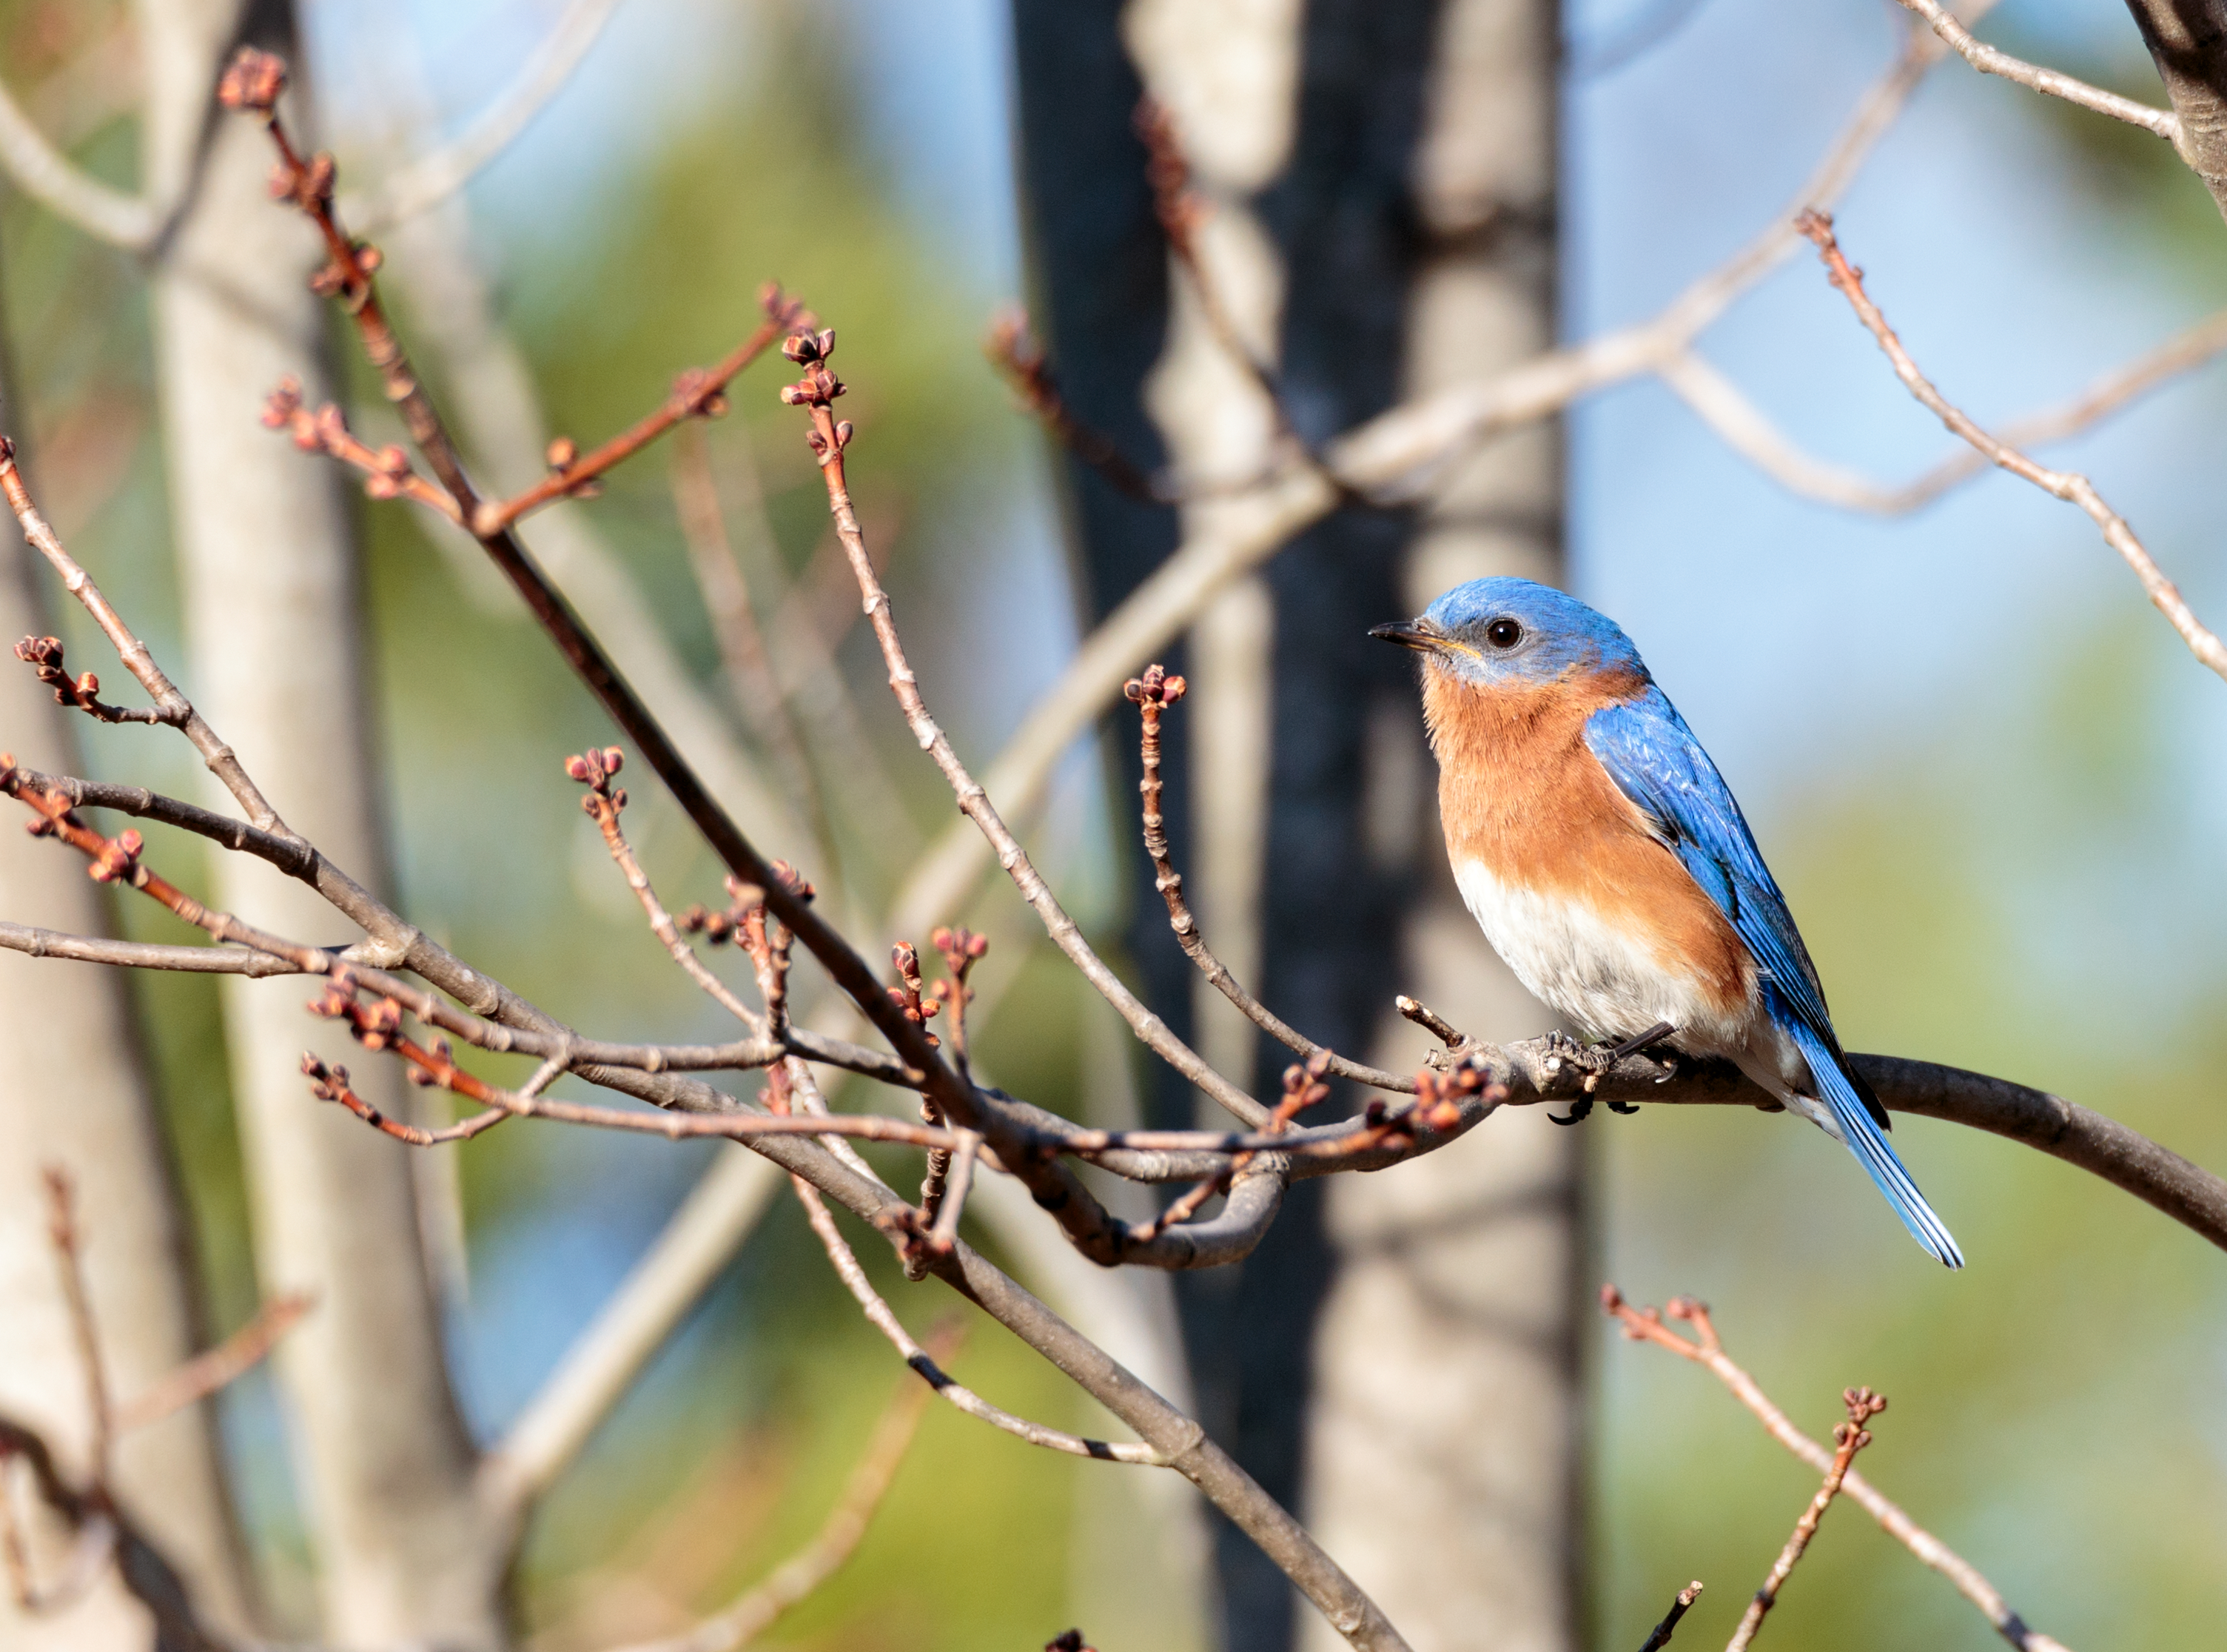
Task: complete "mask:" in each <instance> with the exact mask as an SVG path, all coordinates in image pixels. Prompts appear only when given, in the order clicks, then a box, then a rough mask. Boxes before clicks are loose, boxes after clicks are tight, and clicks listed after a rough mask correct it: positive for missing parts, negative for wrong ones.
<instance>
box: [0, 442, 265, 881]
mask: <svg viewBox="0 0 2227 1652" xmlns="http://www.w3.org/2000/svg"><path fill="white" fill-rule="evenodd" d="M0 493H4V494H6V495H7V499H8V507H9V508H10V510H12V511H14V512H15V513H16V521H17V522H18V523H20V524H22V529H23V537H24V538H25V539H28V540H29V541H30V543H31V545H32V546H33V547H34V548H35V550H37V552H39V554H40V555H41V556H42V557H44V558H46V559H47V562H48V564H49V565H50V566H51V567H52V568H53V569H54V571H55V573H57V574H59V575H60V576H61V582H62V588H63V589H64V590H67V591H68V592H69V594H70V595H71V596H74V597H76V598H77V599H78V601H79V602H80V603H83V604H84V605H85V609H86V612H87V613H89V614H91V615H92V616H93V622H94V623H95V624H97V625H99V627H100V629H101V632H102V634H103V635H105V636H106V637H107V638H108V640H109V641H110V642H111V643H112V644H113V645H114V647H115V649H116V654H117V658H118V659H119V660H123V662H124V668H125V669H126V670H128V671H129V672H131V674H132V675H133V676H134V677H136V678H137V679H138V680H139V686H141V687H142V688H144V689H145V690H146V691H147V698H150V699H151V700H153V701H154V702H155V704H156V706H157V707H158V708H160V710H161V711H163V715H164V717H165V718H166V719H168V720H169V721H170V722H173V723H175V724H176V726H177V727H178V728H179V729H180V730H182V731H183V732H184V734H185V737H186V738H188V740H190V741H192V742H193V743H194V749H195V750H196V751H198V752H200V753H201V761H202V762H205V763H207V765H208V770H209V773H211V774H212V775H215V776H216V777H217V779H219V780H220V781H223V782H224V788H225V790H227V791H228V792H230V793H231V794H233V797H235V798H237V799H238V800H239V807H242V808H243V809H246V811H247V818H248V819H249V820H252V821H253V822H254V823H255V824H256V825H257V826H260V827H261V828H262V829H263V830H264V831H265V832H275V833H277V834H278V836H280V837H283V838H288V839H297V840H298V835H297V833H295V832H292V831H291V830H290V828H289V827H288V826H287V825H286V823H285V822H284V820H280V819H279V818H278V810H276V809H274V808H272V807H271V805H270V803H269V802H268V801H267V800H265V798H264V795H263V794H262V793H261V792H259V791H258V790H257V789H256V787H255V782H254V781H251V780H250V779H248V777H247V773H246V770H245V769H242V768H241V767H240V766H239V758H238V757H237V756H234V755H233V749H232V748H231V747H230V746H228V745H227V744H225V743H224V742H223V741H221V740H220V739H218V738H217V737H216V730H214V729H212V728H210V727H209V725H208V724H207V722H206V721H205V720H204V719H203V718H202V717H201V713H200V712H198V711H195V710H194V708H193V704H192V702H191V701H189V700H188V699H187V698H186V697H185V696H184V695H183V694H181V693H180V692H178V690H177V687H176V686H175V684H173V683H172V682H171V681H170V679H169V678H168V677H166V676H164V675H163V668H162V667H160V666H157V665H156V663H155V656H154V655H153V654H150V653H148V651H147V645H146V644H144V642H142V641H139V639H138V638H137V637H136V636H134V635H132V634H131V628H130V627H129V626H127V625H125V624H124V620H123V617H122V616H120V615H118V613H117V611H116V609H114V608H113V607H112V606H111V605H110V603H109V601H108V598H106V597H105V596H102V595H101V594H100V587H99V586H98V585H96V584H93V578H92V576H90V575H89V574H87V573H86V571H85V570H84V569H82V568H80V567H79V566H78V564H77V562H76V560H75V558H73V557H72V556H71V555H70V553H69V552H67V550H65V549H63V547H62V542H61V539H60V538H58V537H57V536H56V535H55V533H54V529H53V528H52V527H50V526H48V523H47V519H46V518H45V517H43V516H41V514H40V513H39V508H38V507H37V506H36V505H35V504H33V503H32V502H31V494H30V490H29V488H27V487H25V486H24V484H23V473H22V470H21V469H18V468H17V467H16V444H15V443H13V442H11V441H10V440H9V439H8V438H7V437H4V436H0Z"/></svg>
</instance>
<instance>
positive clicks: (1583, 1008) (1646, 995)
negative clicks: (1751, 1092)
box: [1454, 860, 1777, 1059]
mask: <svg viewBox="0 0 2227 1652" xmlns="http://www.w3.org/2000/svg"><path fill="white" fill-rule="evenodd" d="M1454 882H1455V883H1456V884H1457V885H1458V887H1459V888H1460V890H1461V893H1462V899H1463V901H1464V903H1467V905H1468V907H1469V909H1470V912H1471V915H1473V916H1475V918H1476V919H1477V923H1478V926H1479V927H1480V928H1483V929H1484V938H1485V939H1486V940H1487V941H1490V942H1491V943H1492V949H1493V950H1494V951H1495V952H1496V953H1498V954H1500V955H1501V957H1502V958H1503V959H1504V960H1507V964H1508V966H1509V968H1510V969H1512V970H1514V971H1515V972H1516V979H1518V980H1520V981H1522V983H1523V985H1524V986H1525V987H1526V988H1528V990H1529V991H1530V992H1531V994H1532V996H1534V997H1535V998H1538V999H1540V1000H1541V1002H1542V1003H1544V1004H1546V1005H1547V1006H1548V1007H1549V1008H1550V1009H1552V1010H1554V1011H1555V1012H1556V1013H1557V1014H1559V1015H1561V1016H1564V1017H1567V1018H1568V1019H1569V1020H1570V1021H1571V1022H1572V1023H1573V1024H1575V1025H1576V1026H1577V1028H1578V1030H1579V1031H1580V1032H1583V1033H1585V1034H1586V1035H1587V1036H1591V1037H1594V1038H1611V1039H1615V1038H1630V1037H1633V1036H1637V1034H1639V1033H1643V1032H1644V1031H1646V1030H1648V1029H1649V1028H1650V1027H1652V1026H1654V1025H1655V1024H1656V1023H1657V1022H1668V1023H1669V1024H1670V1025H1671V1026H1673V1027H1675V1028H1676V1029H1677V1030H1678V1036H1677V1037H1676V1038H1675V1040H1674V1041H1673V1042H1674V1043H1675V1044H1676V1045H1677V1047H1678V1048H1680V1049H1683V1050H1685V1051H1687V1052H1688V1054H1690V1055H1694V1056H1734V1057H1735V1058H1736V1059H1737V1058H1738V1057H1739V1056H1745V1055H1747V1054H1748V1053H1749V1050H1750V1038H1751V1035H1752V1031H1753V1030H1754V1027H1755V1024H1756V1023H1757V1022H1758V1021H1760V1020H1761V1019H1762V1017H1759V1016H1758V1015H1757V1014H1756V1013H1755V1006H1754V1005H1753V1004H1752V1002H1743V1003H1741V1004H1739V1005H1734V1006H1727V1005H1724V1004H1723V1003H1722V1002H1721V1001H1720V998H1719V997H1718V995H1717V994H1716V993H1715V992H1712V991H1710V990H1709V988H1708V987H1707V985H1706V984H1705V983H1703V982H1702V981H1701V980H1700V979H1698V978H1697V977H1696V976H1695V974H1694V972H1692V971H1690V970H1680V969H1676V968H1674V967H1671V966H1669V965H1668V964H1666V962H1665V960H1663V959H1662V956H1661V954H1658V953H1657V952H1656V948H1655V947H1653V946H1652V945H1650V943H1649V942H1648V941H1646V940H1644V939H1643V938H1639V937H1635V936H1634V935H1632V934H1630V932H1629V931H1628V930H1626V929H1624V928H1620V927H1618V925H1615V924H1612V923H1611V922H1608V921H1607V920H1605V918H1603V917H1602V916H1601V915H1600V914H1599V913H1598V911H1597V910H1595V909H1593V908H1592V906H1590V905H1587V904H1586V903H1583V902H1579V901H1573V900H1570V899H1568V898H1567V897H1564V896H1547V895H1541V894H1540V893H1538V892H1536V891H1535V890H1529V889H1525V888H1521V887H1518V886H1516V885H1513V884H1508V883H1502V882H1501V881H1500V880H1499V879H1498V878H1496V877H1494V876H1493V875H1492V873H1491V872H1490V871H1488V870H1487V869H1486V867H1485V866H1484V863H1482V862H1481V861H1474V860H1472V861H1467V862H1464V863H1463V864H1461V865H1459V866H1458V867H1456V868H1455V870H1454ZM1772 1042H1774V1043H1775V1042H1777V1041H1776V1040H1773V1041H1772Z"/></svg>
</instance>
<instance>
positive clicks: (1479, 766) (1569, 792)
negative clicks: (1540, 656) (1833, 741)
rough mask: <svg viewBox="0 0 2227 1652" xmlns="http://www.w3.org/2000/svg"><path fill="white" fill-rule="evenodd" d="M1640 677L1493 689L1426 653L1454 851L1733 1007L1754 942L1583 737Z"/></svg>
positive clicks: (1426, 706)
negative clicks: (1622, 940) (1637, 944)
mask: <svg viewBox="0 0 2227 1652" xmlns="http://www.w3.org/2000/svg"><path fill="white" fill-rule="evenodd" d="M1639 686H1640V682H1639V680H1638V679H1635V678H1632V677H1630V676H1628V675H1626V674H1624V673H1600V674H1597V675H1595V676H1593V677H1591V678H1588V679H1579V680H1578V681H1575V682H1558V683H1553V684H1549V685H1547V686H1542V687H1524V688H1492V689H1485V688H1480V687H1477V686H1475V685H1474V684H1471V683H1466V682H1464V681H1462V680H1461V679H1459V678H1457V677H1455V676H1453V675H1452V673H1449V672H1446V671H1445V670H1444V669H1443V668H1441V667H1439V664H1438V663H1437V662H1436V661H1435V660H1432V661H1428V662H1426V665H1425V667H1424V671H1423V716H1424V720H1425V722H1426V724H1427V725H1428V727H1429V730H1430V735H1431V749H1433V751H1434V752H1436V753H1437V754H1438V759H1439V820H1440V822H1441V824H1442V825H1443V826H1444V828H1445V835H1446V850H1447V852H1448V854H1450V855H1451V856H1452V859H1453V862H1454V864H1455V865H1456V866H1459V865H1461V864H1464V862H1468V861H1477V862H1481V863H1482V864H1484V866H1485V867H1486V868H1487V869H1488V870H1490V872H1491V873H1492V875H1493V876H1494V877H1496V878H1498V879H1499V880H1501V882H1503V883H1508V884H1513V885H1516V886H1519V887H1522V888H1525V889H1529V890H1536V891H1538V892H1539V893H1540V894H1541V895H1548V896H1559V897H1560V898H1563V899H1568V900H1574V901H1578V902H1580V903H1583V904H1585V905H1586V906H1588V907H1591V908H1592V909H1593V910H1594V911H1595V912H1597V913H1598V914H1599V915H1600V917H1601V918H1602V920H1603V921H1604V922H1607V923H1609V924H1611V925H1612V926H1614V927H1615V928H1617V929H1618V930H1619V931H1621V932H1623V933H1624V934H1629V935H1630V936H1632V937H1633V938H1635V939H1638V938H1642V937H1643V938H1645V939H1646V940H1647V941H1648V942H1649V943H1650V945H1651V947H1653V949H1654V951H1655V952H1656V955H1657V956H1658V957H1659V958H1660V959H1661V960H1662V962H1663V963H1664V965H1665V966H1678V967H1682V968H1683V969H1684V970H1687V971H1690V972H1692V973H1694V975H1695V976H1697V977H1699V978H1700V979H1701V981H1702V982H1704V983H1706V985H1707V988H1708V990H1709V991H1710V992H1712V993H1713V995H1714V996H1716V997H1718V998H1719V999H1720V1002H1721V1003H1723V1004H1724V1005H1726V1006H1727V1007H1729V1006H1731V1005H1734V1004H1736V1003H1743V1002H1745V1000H1746V999H1747V998H1748V996H1749V994H1750V992H1751V991H1752V987H1753V983H1754V979H1755V976H1754V963H1753V960H1752V958H1751V957H1750V956H1749V954H1748V950H1747V947H1746V946H1745V944H1744V943H1743V942H1742V941H1741V940H1740V938H1739V934H1738V933H1737V932H1736V931H1734V929H1733V928H1732V924H1731V923H1730V922H1728V921H1727V920H1726V917H1725V915H1724V914H1723V913H1721V912H1720V911H1719V910H1718V909H1717V907H1716V904H1715V903H1713V901H1711V900H1710V899H1709V897H1708V896H1707V895H1706V894H1704V893H1703V892H1702V890H1701V886H1700V885H1699V884H1698V883H1694V880H1693V878H1692V877H1691V876H1690V875H1688V872H1687V871H1686V869H1685V868H1684V867H1683V866H1681V865H1680V864H1678V859H1677V857H1676V856H1675V855H1673V854H1672V853H1671V852H1670V851H1669V849H1667V848H1665V847H1664V846H1663V845H1662V844H1661V843H1659V842H1657V841H1656V839H1655V838H1654V837H1653V836H1652V835H1651V834H1650V832H1649V831H1648V829H1647V826H1646V820H1645V817H1644V816H1643V815H1642V814H1641V813H1640V812H1639V810H1638V809H1637V808H1636V807H1633V805H1632V803H1631V800H1630V799H1629V798H1627V797H1625V796H1624V794H1623V793H1622V792H1620V791H1618V789H1617V788H1616V782H1615V781H1612V780H1611V779H1610V778H1609V775H1608V771H1607V770H1606V769H1603V768H1602V767H1601V764H1600V760H1599V759H1598V758H1597V757H1595V756H1593V754H1592V750H1591V749H1589V748H1588V747H1587V746H1586V743H1585V724H1586V718H1589V717H1591V716H1592V714H1593V713H1594V712H1595V711H1598V710H1599V709H1600V708H1601V707H1603V706H1605V705H1618V704H1621V703H1622V702H1623V701H1624V700H1626V699H1628V698H1630V697H1631V695H1632V694H1633V692H1635V691H1636V690H1637V688H1638V687H1639Z"/></svg>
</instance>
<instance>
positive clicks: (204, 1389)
mask: <svg viewBox="0 0 2227 1652" xmlns="http://www.w3.org/2000/svg"><path fill="white" fill-rule="evenodd" d="M315 1306H316V1298H315V1297H312V1296H309V1295H308V1294H306V1293H304V1292H285V1293H284V1294H283V1295H280V1296H275V1297H271V1298H269V1299H268V1300H266V1301H265V1303H264V1304H263V1305H262V1306H261V1307H260V1308H258V1309H257V1310H256V1311H255V1317H253V1318H252V1319H250V1320H249V1321H248V1322H247V1323H246V1324H244V1325H242V1326H241V1327H240V1328H239V1330H236V1331H234V1332H233V1334H232V1335H231V1336H227V1337H226V1338H225V1339H224V1341H222V1342H220V1343H218V1344H217V1345H216V1346H215V1347H214V1348H212V1349H208V1350H207V1351H206V1352H204V1353H201V1354H196V1355H194V1357H193V1358H191V1359H189V1360H188V1361H187V1362H185V1363H184V1364H183V1365H181V1366H179V1367H178V1368H176V1369H175V1370H174V1371H172V1372H171V1373H170V1374H169V1375H167V1376H164V1377H161V1378H159V1379H157V1380H156V1383H155V1385H154V1387H150V1388H149V1389H147V1390H146V1391H145V1392H144V1393H142V1394H137V1395H136V1396H134V1397H133V1398H132V1399H131V1400H127V1401H125V1402H124V1404H123V1405H121V1406H118V1407H117V1410H116V1432H118V1433H119V1434H128V1433H130V1432H131V1431H132V1430H133V1429H135V1428H145V1427H148V1426H150V1425H152V1424H155V1423H158V1422H160V1421H162V1420H163V1418H165V1417H167V1416H169V1415H170V1413H173V1412H177V1411H183V1410H184V1409H185V1408H186V1407H187V1406H190V1405H193V1404H195V1402H196V1401H198V1400H206V1399H207V1398H208V1397H209V1396H210V1395H211V1394H215V1393H217V1392H218V1391H219V1390H220V1389H222V1388H223V1387H226V1386H227V1384H230V1383H233V1382H236V1381H239V1379H240V1378H241V1377H243V1376H245V1375H246V1374H247V1373H248V1372H250V1371H252V1370H253V1369H254V1368H256V1367H257V1366H258V1365H259V1364H261V1363H262V1362H263V1361H264V1360H265V1358H266V1357H267V1356H268V1355H269V1354H270V1352H271V1349H274V1348H276V1347H278V1339H279V1338H280V1337H282V1336H284V1335H285V1334H286V1333H287V1332H288V1331H290V1330H293V1329H294V1327H295V1326H297V1325H298V1324H301V1323H302V1319H303V1316H304V1315H306V1314H307V1313H308V1312H309V1310H310V1309H311V1308H313V1307H315Z"/></svg>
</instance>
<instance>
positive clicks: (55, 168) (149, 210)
mask: <svg viewBox="0 0 2227 1652" xmlns="http://www.w3.org/2000/svg"><path fill="white" fill-rule="evenodd" d="M0 169H4V170H5V171H6V172H7V174H8V175H9V177H10V178H11V179H13V180H14V181H15V183H16V188H19V189H21V190H22V192H23V193H24V194H25V195H29V196H30V197H31V199H32V200H34V201H37V202H38V203H39V204H40V205H41V206H42V207H46V208H47V209H48V211H49V212H51V213H53V214H54V215H55V216H56V217H57V218H60V219H62V220H64V221H66V222H67V223H70V224H73V225H75V226H77V227H78V228H80V229H81V230H83V231H84V232H85V233H86V234H88V235H90V236H92V237H93V239H95V240H98V241H105V242H107V243H108V244H109V245H110V246H118V247H122V248H123V249H124V251H125V252H144V251H145V250H146V249H147V248H148V247H149V246H151V245H152V244H153V242H154V239H155V237H156V233H157V232H158V230H159V229H160V228H161V225H162V219H161V216H160V214H157V213H156V210H155V208H154V207H153V206H152V205H151V204H150V203H149V202H148V201H144V200H143V199H141V198H140V197H139V196H137V195H129V194H126V193H125V192H124V191H123V190H121V189H118V188H115V187H114V186H112V185H111V184H105V183H103V182H101V181H100V180H99V178H96V177H94V176H93V175H92V174H91V173H89V172H86V171H84V170H83V169H80V167H79V166H78V165H77V164H76V163H74V162H73V161H72V160H71V159H70V158H69V157H68V156H67V155H64V154H63V153H62V152H61V150H59V149H57V148H56V147H55V146H54V144H52V143H50V142H48V138H47V135H46V134H45V133H44V132H42V131H40V130H39V129H38V127H37V126H36V125H35V124H34V123H33V122H32V119H31V118H30V116H29V115H28V114H26V113H25V112H23V105H22V104H20V103H18V102H17V101H16V94H15V93H14V92H11V91H10V90H9V89H8V86H7V83H6V82H5V81H4V80H0Z"/></svg>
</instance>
